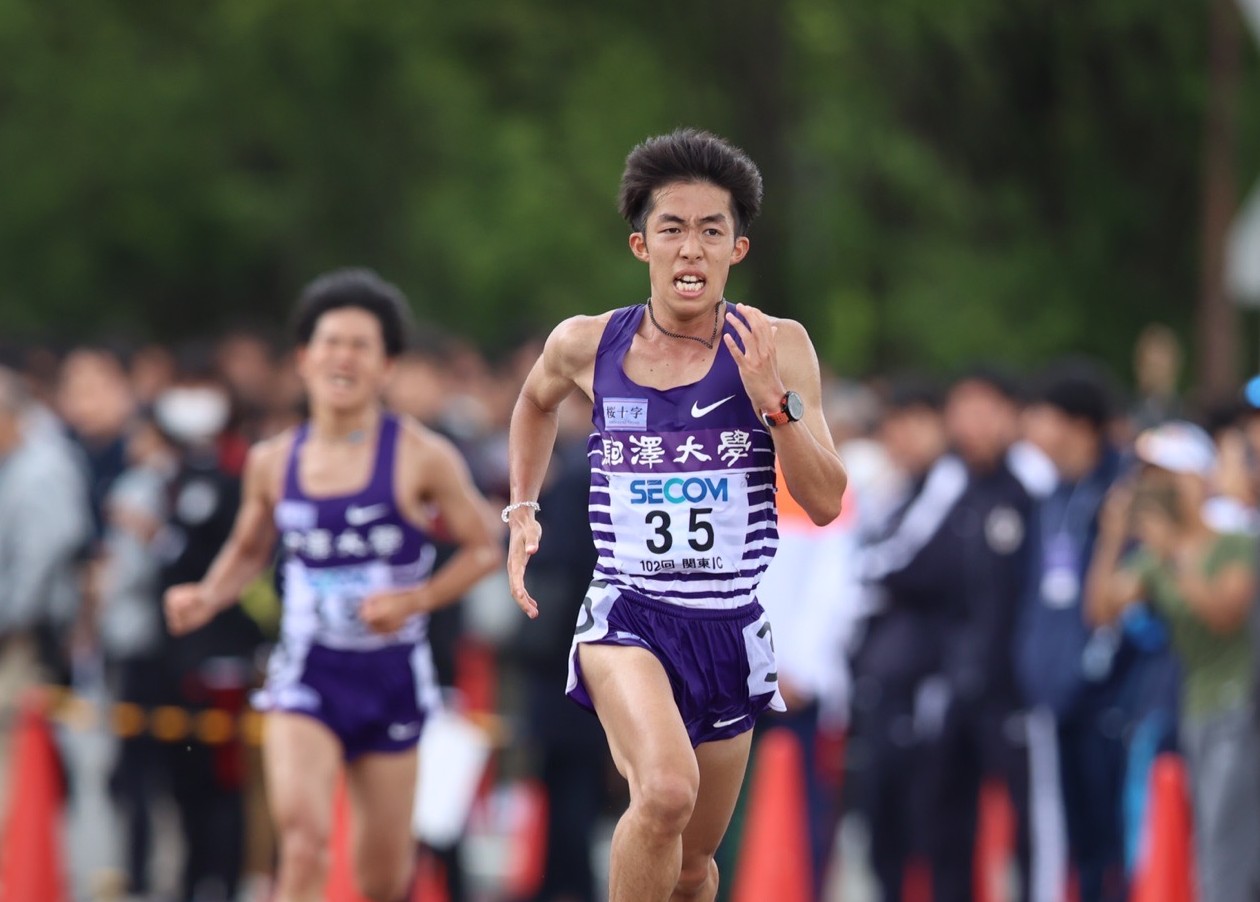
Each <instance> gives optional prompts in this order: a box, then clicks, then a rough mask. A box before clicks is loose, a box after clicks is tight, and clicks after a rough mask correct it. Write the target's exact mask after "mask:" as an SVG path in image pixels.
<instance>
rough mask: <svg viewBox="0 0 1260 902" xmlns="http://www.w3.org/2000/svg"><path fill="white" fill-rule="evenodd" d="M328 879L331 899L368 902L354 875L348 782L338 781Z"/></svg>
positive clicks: (327, 895) (326, 890) (326, 894)
mask: <svg viewBox="0 0 1260 902" xmlns="http://www.w3.org/2000/svg"><path fill="white" fill-rule="evenodd" d="M328 851H329V856H330V858H331V860H330V861H329V865H328V883H327V885H326V886H325V888H324V898H325V899H327V900H328V902H368V900H367V899H365V898H364V897H363V896H362V895H360V894H359V887H358V885H357V884H356V883H355V879H354V865H353V864H352V862H351V859H350V802H349V800H348V799H347V797H346V782H345V780H344V779H342V780H339V781H338V782H337V795H336V798H335V800H334V801H333V829H332V837H331V838H330V840H329V850H328Z"/></svg>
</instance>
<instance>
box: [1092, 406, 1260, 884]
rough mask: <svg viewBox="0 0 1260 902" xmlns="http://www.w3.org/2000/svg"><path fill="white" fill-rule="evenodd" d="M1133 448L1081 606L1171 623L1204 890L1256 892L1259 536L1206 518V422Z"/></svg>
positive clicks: (1098, 613)
mask: <svg viewBox="0 0 1260 902" xmlns="http://www.w3.org/2000/svg"><path fill="white" fill-rule="evenodd" d="M1134 450H1135V452H1136V455H1137V458H1138V460H1139V461H1140V462H1141V464H1142V467H1141V469H1140V470H1139V471H1138V473H1137V474H1136V477H1135V478H1134V479H1133V480H1132V481H1131V482H1130V483H1124V484H1121V485H1118V486H1117V487H1116V488H1115V489H1113V490H1112V492H1111V494H1110V496H1109V497H1108V499H1107V502H1106V504H1105V506H1104V508H1103V512H1102V518H1101V521H1100V524H1099V526H1100V531H1099V541H1098V545H1097V547H1096V551H1095V554H1094V558H1093V561H1092V563H1091V565H1090V568H1089V572H1088V576H1087V578H1086V586H1085V595H1086V609H1087V611H1088V613H1089V616H1090V617H1091V619H1093V620H1094V622H1096V623H1111V622H1114V621H1116V620H1117V619H1119V617H1120V616H1121V615H1122V614H1123V613H1124V611H1125V610H1126V609H1127V608H1129V607H1130V606H1131V605H1134V604H1136V603H1138V602H1139V601H1145V602H1147V603H1148V604H1149V605H1150V606H1151V607H1152V608H1154V609H1155V611H1156V612H1157V613H1158V614H1159V615H1160V616H1161V617H1163V618H1164V620H1165V621H1166V622H1167V623H1168V626H1169V632H1170V634H1171V637H1172V642H1173V647H1174V649H1175V650H1176V652H1177V655H1178V658H1179V659H1180V662H1181V665H1182V675H1183V682H1182V692H1181V704H1182V712H1181V746H1182V750H1183V752H1184V754H1185V757H1186V763H1187V768H1188V772H1189V777H1190V787H1191V795H1192V796H1193V803H1194V833H1195V853H1196V860H1197V864H1198V867H1197V870H1198V880H1199V897H1200V898H1201V899H1202V900H1204V902H1228V900H1243V899H1251V898H1254V896H1253V892H1254V890H1255V888H1256V884H1255V880H1256V876H1257V875H1256V869H1255V861H1256V859H1255V849H1256V847H1257V843H1258V842H1260V742H1258V741H1257V735H1256V727H1255V721H1254V720H1253V717H1252V707H1253V704H1254V699H1253V689H1252V683H1251V667H1252V656H1253V649H1252V638H1251V633H1250V631H1249V630H1248V628H1247V622H1248V616H1249V613H1250V609H1251V606H1252V602H1253V599H1254V597H1255V593H1256V562H1255V552H1256V549H1255V540H1254V539H1253V538H1252V537H1250V536H1247V535H1242V534H1233V533H1225V532H1219V531H1217V530H1216V529H1213V528H1212V526H1211V525H1209V523H1208V522H1207V521H1206V520H1205V518H1204V513H1203V508H1204V504H1205V502H1206V501H1207V500H1208V491H1209V479H1210V477H1211V475H1212V474H1213V472H1214V470H1215V468H1216V453H1215V448H1214V446H1213V444H1212V441H1211V439H1210V438H1209V437H1208V435H1207V433H1205V432H1204V431H1203V430H1201V429H1199V428H1198V427H1197V426H1194V425H1192V424H1190V423H1186V422H1180V421H1172V422H1169V423H1165V424H1163V425H1161V426H1158V427H1156V428H1154V429H1149V430H1147V431H1146V432H1144V433H1142V434H1141V435H1140V436H1138V439H1137V442H1136V444H1135V448H1134ZM1130 546H1132V550H1129V549H1130Z"/></svg>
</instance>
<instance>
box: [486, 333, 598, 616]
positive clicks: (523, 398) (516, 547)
mask: <svg viewBox="0 0 1260 902" xmlns="http://www.w3.org/2000/svg"><path fill="white" fill-rule="evenodd" d="M603 325H604V324H603V321H602V320H601V319H598V318H593V317H587V316H579V317H573V318H571V319H567V320H565V321H564V322H562V323H560V325H558V326H556V328H555V329H554V330H553V331H552V333H551V335H550V337H548V339H547V343H546V344H545V345H544V346H543V352H542V355H541V356H540V357H539V358H538V360H537V362H536V363H535V364H534V367H533V369H531V370H530V371H529V375H528V376H526V377H525V384H524V385H523V386H521V393H520V397H518V398H517V399H516V406H515V408H514V409H513V410H512V424H511V428H510V430H509V432H508V477H509V480H510V486H511V497H510V498H509V501H510V503H512V504H516V503H518V502H522V501H537V500H538V495H539V492H541V491H542V484H543V479H544V478H545V477H546V475H547V467H548V465H549V464H550V462H551V453H552V451H553V449H554V448H555V444H556V432H557V430H558V428H559V418H558V413H557V412H558V410H559V408H560V404H561V402H563V401H564V399H565V398H567V397H568V396H569V395H570V394H571V393H572V392H573V391H574V389H576V388H578V387H579V386H580V387H582V388H583V389H584V390H585V391H586V394H587V396H588V397H589V396H590V394H591V388H590V385H589V383H588V382H587V379H586V378H584V376H588V377H590V378H591V379H593V368H594V361H595V352H596V350H597V348H598V347H599V337H600V335H601V334H602V332H603ZM508 524H509V527H510V528H511V537H510V540H509V543H508V560H507V565H508V584H509V586H510V587H511V590H512V597H513V598H514V599H515V600H516V603H517V604H518V605H520V607H521V610H523V611H524V612H525V613H526V614H528V615H529V616H530V617H537V616H538V604H537V602H536V601H534V599H533V598H531V597H530V595H529V593H528V592H527V591H526V589H525V565H526V563H527V562H528V560H529V558H530V556H532V555H533V554H534V552H536V551H537V550H538V542H539V539H540V537H541V535H542V529H541V527H540V526H539V525H538V521H537V520H536V519H535V517H534V511H533V509H532V508H529V507H518V508H515V509H514V510H512V511H511V512H510V514H509V515H508Z"/></svg>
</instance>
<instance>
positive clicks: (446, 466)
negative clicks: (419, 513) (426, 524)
mask: <svg viewBox="0 0 1260 902" xmlns="http://www.w3.org/2000/svg"><path fill="white" fill-rule="evenodd" d="M425 442H426V448H425V453H424V464H423V467H424V472H425V473H426V475H427V477H428V481H429V485H430V486H431V489H430V490H429V493H428V499H427V500H429V501H430V502H432V503H433V504H435V505H436V506H437V509H438V511H439V513H440V516H441V518H442V523H443V525H444V526H445V528H446V531H447V533H448V535H449V537H450V539H451V541H453V542H454V543H455V545H456V546H457V550H456V551H455V553H454V554H453V555H451V557H450V558H448V559H447V560H446V562H445V563H444V564H442V566H441V567H439V568H438V569H437V570H436V571H435V572H434V574H433V576H432V577H431V578H430V579H428V580H427V581H426V582H425V583H424V584H422V585H421V586H420V587H419V588H418V589H417V594H418V598H417V602H418V603H417V608H418V609H419V610H421V611H433V610H437V609H438V608H443V607H446V606H447V605H449V604H451V603H452V602H454V601H457V600H459V599H460V598H461V597H462V596H463V595H464V593H466V592H467V591H468V590H469V589H471V588H472V587H473V586H474V585H475V584H476V583H477V582H478V581H480V580H481V578H482V577H483V576H485V575H486V574H488V573H489V572H490V571H492V570H494V569H495V568H496V567H498V566H499V564H500V563H501V562H502V560H503V552H502V549H501V548H500V544H499V530H498V529H496V528H495V526H497V523H496V521H495V518H494V516H493V514H492V513H491V511H490V509H489V506H488V505H487V504H486V500H485V498H483V497H482V495H481V492H479V491H478V490H477V487H476V486H475V485H474V484H473V481H472V476H471V475H470V474H469V472H468V465H467V464H466V463H465V462H464V459H463V458H462V457H461V456H460V455H459V452H458V451H457V450H456V449H455V446H454V445H452V444H451V443H450V442H449V441H447V440H446V439H445V438H442V437H441V436H438V435H434V434H430V435H429V436H427V437H426V439H425Z"/></svg>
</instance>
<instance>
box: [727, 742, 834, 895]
mask: <svg viewBox="0 0 1260 902" xmlns="http://www.w3.org/2000/svg"><path fill="white" fill-rule="evenodd" d="M806 810H807V809H806V799H805V765H804V756H803V755H802V754H801V747H800V745H799V743H798V742H797V741H796V737H795V736H794V735H792V733H790V732H788V731H787V730H785V729H783V728H781V727H780V728H774V729H771V730H769V731H767V732H766V734H765V735H764V736H762V737H761V740H760V741H759V742H758V745H757V761H756V770H755V772H754V774H753V783H752V790H751V795H750V796H749V802H748V818H747V826H746V827H745V828H744V839H743V843H742V844H741V846H740V855H739V861H738V863H737V864H736V867H735V883H734V894H733V896H732V898H733V900H734V902H765V900H767V899H774V900H776V902H810V900H811V899H812V898H813V895H814V891H813V884H814V881H813V875H812V870H813V866H812V864H811V862H810V851H809V848H810V846H809V823H808V820H807V815H806Z"/></svg>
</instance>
